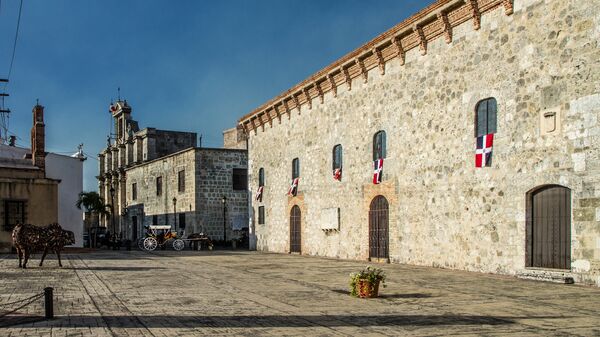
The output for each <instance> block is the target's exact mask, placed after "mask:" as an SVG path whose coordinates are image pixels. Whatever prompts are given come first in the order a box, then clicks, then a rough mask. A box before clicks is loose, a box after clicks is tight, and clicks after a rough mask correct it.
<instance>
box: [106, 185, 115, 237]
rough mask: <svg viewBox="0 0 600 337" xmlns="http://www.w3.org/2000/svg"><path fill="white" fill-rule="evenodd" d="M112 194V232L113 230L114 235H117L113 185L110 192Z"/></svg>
mask: <svg viewBox="0 0 600 337" xmlns="http://www.w3.org/2000/svg"><path fill="white" fill-rule="evenodd" d="M108 191H109V192H110V217H111V220H110V222H111V224H112V226H111V227H112V230H113V234H114V233H115V188H114V186H113V185H112V184H111V185H110V190H108Z"/></svg>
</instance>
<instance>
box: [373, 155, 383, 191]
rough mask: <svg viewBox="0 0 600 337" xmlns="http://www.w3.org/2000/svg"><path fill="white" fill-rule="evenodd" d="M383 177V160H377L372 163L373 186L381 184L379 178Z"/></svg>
mask: <svg viewBox="0 0 600 337" xmlns="http://www.w3.org/2000/svg"><path fill="white" fill-rule="evenodd" d="M382 175H383V158H381V159H377V160H376V161H374V162H373V184H375V185H377V184H379V183H381V176H382Z"/></svg>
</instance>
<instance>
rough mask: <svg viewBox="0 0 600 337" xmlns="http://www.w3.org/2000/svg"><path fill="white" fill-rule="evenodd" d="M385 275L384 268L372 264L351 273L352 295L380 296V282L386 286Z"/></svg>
mask: <svg viewBox="0 0 600 337" xmlns="http://www.w3.org/2000/svg"><path fill="white" fill-rule="evenodd" d="M385 277H386V276H385V273H384V271H383V270H381V269H380V268H374V267H371V266H367V268H365V269H363V270H361V271H360V272H358V273H352V274H350V295H352V296H356V297H361V298H372V297H377V296H379V284H380V283H381V285H383V287H384V288H385Z"/></svg>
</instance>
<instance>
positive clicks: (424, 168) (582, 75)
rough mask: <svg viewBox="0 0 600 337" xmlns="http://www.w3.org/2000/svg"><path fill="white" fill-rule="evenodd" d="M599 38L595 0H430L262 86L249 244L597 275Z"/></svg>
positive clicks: (591, 280) (523, 272)
mask: <svg viewBox="0 0 600 337" xmlns="http://www.w3.org/2000/svg"><path fill="white" fill-rule="evenodd" d="M599 40H600V8H599V7H598V6H596V5H595V4H594V2H593V1H591V2H590V1H578V0H564V1H558V0H514V1H512V0H469V1H461V0H439V1H437V2H435V3H434V4H432V5H430V6H429V7H427V8H425V9H423V10H422V11H421V12H419V13H417V14H415V15H414V16H412V17H410V18H408V19H407V20H405V21H404V22H401V23H399V24H398V25H396V26H394V27H393V28H391V29H390V30H389V31H387V32H384V33H382V34H381V35H379V36H377V37H376V38H374V39H373V40H372V41H369V42H367V43H366V44H364V45H363V46H361V47H359V48H358V49H356V50H354V51H353V52H351V53H349V54H347V55H345V56H343V57H342V58H340V59H339V60H337V61H336V62H334V63H333V64H331V65H329V66H327V67H326V68H324V69H322V70H321V71H319V72H317V73H316V74H314V75H313V76H311V77H310V78H308V79H305V80H304V81H302V82H301V83H299V84H298V85H296V86H295V87H293V88H290V89H289V90H287V91H286V92H284V93H282V94H281V95H279V96H277V97H274V98H273V99H272V100H270V101H268V102H266V103H265V104H263V105H262V106H260V107H258V108H257V109H256V110H254V111H252V112H250V113H249V114H247V115H245V116H243V117H242V118H241V119H240V121H239V125H238V127H239V129H240V130H242V131H243V132H245V134H246V136H247V138H248V140H247V142H248V151H249V152H248V153H249V161H248V167H249V186H250V190H251V192H252V193H253V194H254V195H255V196H256V197H255V198H253V202H252V205H251V219H252V225H251V232H252V233H251V234H252V238H253V239H254V240H255V244H256V248H257V249H258V250H264V251H272V252H281V253H300V254H307V255H318V256H328V257H338V258H344V259H370V260H375V261H390V262H394V263H406V264H413V265H424V266H436V267H443V268H452V269H462V270H468V271H478V272H486V273H487V272H489V273H500V274H509V275H520V276H522V277H530V278H547V279H553V280H562V281H570V280H573V281H575V282H576V283H586V284H595V285H600V185H599V182H600V150H599V149H600V147H599V146H598V141H599V140H600V124H598V117H599V115H600V86H599V83H600V63H598V60H600V48H598V41H599ZM295 178H298V179H295ZM292 182H296V183H297V186H296V187H295V188H290V185H291V184H292ZM259 190H260V193H257V192H259ZM288 191H289V192H291V193H288Z"/></svg>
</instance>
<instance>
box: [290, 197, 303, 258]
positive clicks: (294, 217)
mask: <svg viewBox="0 0 600 337" xmlns="http://www.w3.org/2000/svg"><path fill="white" fill-rule="evenodd" d="M301 223H302V213H301V212H300V207H298V206H297V205H295V206H294V207H292V210H291V212H290V253H301V252H302V226H301Z"/></svg>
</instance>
